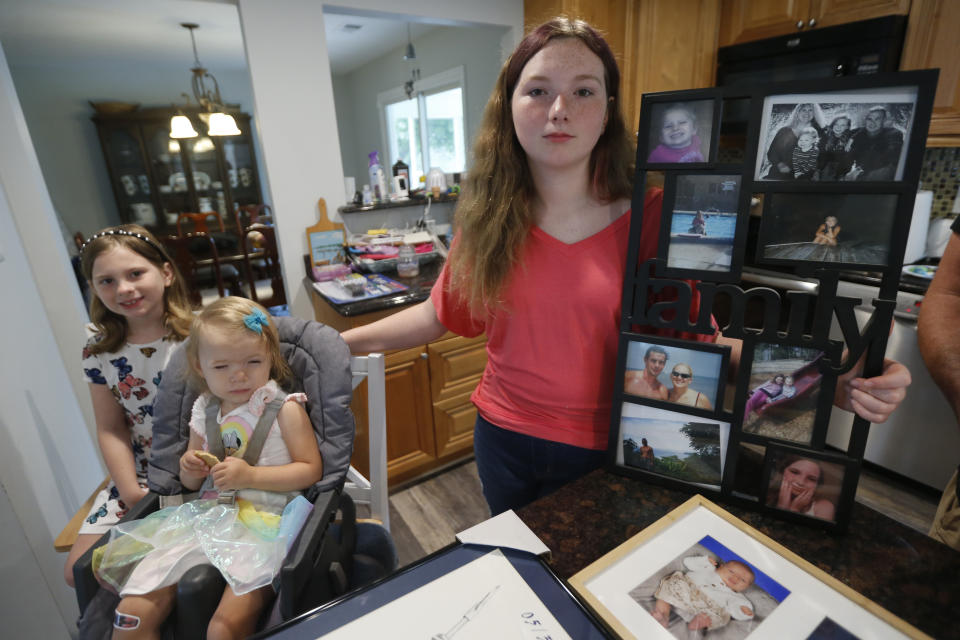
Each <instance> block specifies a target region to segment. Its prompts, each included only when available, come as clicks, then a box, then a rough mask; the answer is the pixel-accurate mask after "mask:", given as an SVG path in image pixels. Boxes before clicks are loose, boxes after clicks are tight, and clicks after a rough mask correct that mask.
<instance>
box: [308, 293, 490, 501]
mask: <svg viewBox="0 0 960 640" xmlns="http://www.w3.org/2000/svg"><path fill="white" fill-rule="evenodd" d="M310 296H311V300H312V302H313V308H314V315H315V316H316V319H317V320H318V321H320V322H323V323H324V324H327V325H330V326H331V327H333V328H334V329H336V330H337V331H340V332H343V331H346V330H347V329H351V328H353V327H359V326H362V325H365V324H369V323H370V322H374V321H376V320H379V319H380V318H383V317H386V316H388V315H391V314H392V313H395V312H396V311H397V309H390V310H386V311H378V312H374V313H368V314H364V315H361V316H353V317H344V316H341V315H340V314H339V313H337V312H336V311H335V310H334V309H333V308H332V307H330V305H328V304H327V303H326V301H324V300H323V298H322V297H321V296H320V295H319V294H317V293H315V292H313V291H312V290H311V292H310ZM385 365H386V394H387V399H386V409H387V477H388V482H389V484H390V485H391V486H393V485H395V484H397V483H399V482H404V481H406V480H410V479H413V478H416V477H418V476H421V475H423V474H425V473H429V472H430V471H433V470H435V469H438V468H440V467H443V466H445V465H447V464H450V463H452V462H455V461H457V460H459V459H461V458H464V457H467V456H469V455H471V454H472V453H473V423H474V420H475V419H476V416H477V410H476V408H475V407H474V406H473V403H472V402H470V394H471V393H473V390H474V389H475V388H476V386H477V384H478V383H479V382H480V376H481V375H483V370H484V367H486V365H487V352H486V338H484V337H483V336H481V337H478V338H462V337H459V336H456V335H454V334H452V333H448V334H446V335H445V336H443V337H441V338H440V339H439V340H436V341H434V342H431V343H429V344H425V345H421V346H417V347H412V348H410V349H401V350H399V351H391V352H388V353H387V354H386V355H385ZM351 407H352V409H353V413H354V416H355V417H356V422H357V436H356V441H355V443H354V448H353V458H352V460H351V462H352V464H353V466H354V467H356V468H357V469H358V470H359V471H360V472H361V473H363V474H366V473H367V471H368V461H369V450H370V449H369V442H370V436H369V429H368V418H367V383H366V382H363V383H361V385H360V386H359V387H358V388H357V389H356V390H355V391H354V394H353V403H352V405H351Z"/></svg>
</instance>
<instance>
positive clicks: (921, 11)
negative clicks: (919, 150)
mask: <svg viewBox="0 0 960 640" xmlns="http://www.w3.org/2000/svg"><path fill="white" fill-rule="evenodd" d="M958 33H960V2H956V0H914V2H913V8H912V9H911V11H910V22H909V23H908V25H907V38H906V42H905V43H904V49H903V56H902V57H901V59H900V68H901V69H903V70H907V69H931V68H939V69H940V77H939V79H938V80H937V95H936V97H935V98H934V101H933V118H932V119H931V121H930V135H929V136H928V138H927V146H931V147H932V146H950V147H952V146H958V145H960V55H958V47H957V34H958Z"/></svg>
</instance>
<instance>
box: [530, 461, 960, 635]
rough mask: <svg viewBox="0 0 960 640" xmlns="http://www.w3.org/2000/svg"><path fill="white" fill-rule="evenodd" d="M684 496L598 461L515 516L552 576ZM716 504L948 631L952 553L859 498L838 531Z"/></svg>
mask: <svg viewBox="0 0 960 640" xmlns="http://www.w3.org/2000/svg"><path fill="white" fill-rule="evenodd" d="M689 497H690V494H688V493H685V492H682V491H676V490H671V489H664V488H660V487H657V486H655V485H651V484H649V483H645V482H643V481H641V480H635V479H632V478H627V477H623V476H618V475H615V474H612V473H610V472H608V471H605V470H603V469H600V470H597V471H594V472H592V473H589V474H587V475H586V476H584V477H582V478H580V479H579V480H577V481H575V482H572V483H570V484H569V485H567V486H565V487H563V488H562V489H560V490H559V491H557V492H556V493H553V494H551V495H549V496H546V497H544V498H541V499H539V500H537V501H536V502H533V503H532V504H529V505H527V506H525V507H522V508H521V509H518V510H517V515H518V516H520V519H521V520H523V521H524V522H525V523H526V525H527V526H528V527H530V529H532V530H533V532H534V533H535V534H536V535H537V536H538V537H539V538H540V539H541V540H543V542H544V544H546V545H547V546H548V547H549V548H550V550H551V555H552V559H551V562H550V564H551V565H552V566H553V568H554V570H555V571H556V572H557V574H558V575H559V576H560V577H561V578H564V579H568V578H570V577H571V576H573V575H574V574H575V573H577V572H578V571H580V570H581V569H583V568H585V567H587V566H588V565H590V564H591V563H593V562H594V561H596V560H597V559H599V558H600V557H602V556H603V555H605V554H606V553H608V552H609V551H611V550H613V549H614V548H615V547H616V546H618V545H620V544H621V543H623V542H625V541H626V540H627V539H629V538H631V537H632V536H634V535H636V534H637V533H639V532H640V531H641V530H643V529H644V528H646V527H647V526H649V525H651V524H653V523H654V522H655V521H657V520H658V519H660V518H661V517H663V516H664V515H666V514H667V513H668V512H670V511H671V510H673V509H674V508H676V507H677V506H679V505H680V504H682V503H683V502H685V501H686V500H687V499H689ZM708 498H709V496H708ZM718 504H720V506H721V507H722V508H724V509H725V510H727V511H729V512H730V513H732V514H733V515H734V516H736V517H738V518H740V519H741V520H743V521H744V522H746V523H747V524H749V525H750V526H752V527H753V528H755V529H757V530H759V531H761V532H763V533H764V534H766V535H768V536H770V537H771V538H773V539H774V540H776V541H777V542H779V543H780V544H782V545H784V546H785V547H787V548H788V549H790V550H791V551H793V552H794V553H796V554H798V555H800V556H801V557H802V558H804V559H805V560H807V561H808V562H810V563H812V564H814V565H816V566H817V567H819V568H820V569H822V570H824V571H826V572H827V573H829V574H830V575H832V576H833V577H835V578H837V579H838V580H840V581H841V582H843V583H844V584H846V585H848V586H850V587H851V588H852V589H854V590H855V591H857V592H859V593H861V594H862V595H863V596H865V597H866V598H869V599H870V600H873V601H874V602H876V603H877V604H879V605H880V606H882V607H884V608H885V609H887V610H889V611H890V612H892V613H893V614H894V615H896V616H898V617H900V618H903V619H904V620H906V621H907V622H909V623H911V624H912V625H914V626H916V627H917V628H918V629H920V630H922V631H924V632H926V633H928V634H930V635H932V636H933V637H936V638H948V637H949V638H956V637H958V629H957V625H956V616H955V615H954V614H955V612H957V611H960V583H958V578H957V576H960V552H957V551H955V550H953V549H951V548H950V547H947V546H946V545H944V544H942V543H940V542H938V541H936V540H934V539H932V538H929V537H928V536H926V535H924V534H922V533H919V532H917V531H914V530H913V529H909V528H907V527H905V526H903V525H902V524H900V523H898V522H896V521H894V520H892V519H890V518H888V517H887V516H884V515H883V514H881V513H878V512H877V511H874V510H873V509H870V508H869V507H866V506H864V505H861V504H859V503H857V504H856V505H855V506H854V509H853V514H852V516H851V520H850V529H849V531H848V533H846V534H845V535H842V536H839V535H831V534H828V533H826V532H824V531H822V530H818V529H815V528H812V527H805V526H803V525H799V524H795V523H791V522H786V521H783V520H778V519H776V518H773V517H771V516H769V515H764V514H760V513H756V512H753V511H749V510H746V509H742V508H739V507H734V506H730V505H726V504H723V503H719V502H718Z"/></svg>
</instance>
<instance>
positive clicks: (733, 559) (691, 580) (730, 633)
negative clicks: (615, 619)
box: [630, 536, 790, 640]
mask: <svg viewBox="0 0 960 640" xmlns="http://www.w3.org/2000/svg"><path fill="white" fill-rule="evenodd" d="M789 594H790V592H789V591H788V590H787V589H785V588H784V587H783V586H782V585H780V584H779V583H777V582H776V581H774V580H773V579H771V578H770V577H769V576H767V575H766V574H765V573H763V572H762V571H760V570H759V569H757V568H756V567H754V566H752V565H751V564H750V563H749V562H747V561H746V560H744V559H743V558H741V557H740V556H738V555H737V554H735V553H733V552H732V551H730V550H729V549H727V548H726V547H725V546H724V545H723V544H721V543H720V542H718V541H717V540H715V539H714V538H712V537H710V536H704V537H703V538H702V539H701V540H700V541H699V542H698V543H697V544H695V545H693V546H692V547H690V548H689V549H687V550H686V551H685V552H683V553H682V554H680V555H679V556H678V557H677V558H674V559H673V560H672V561H671V562H670V563H669V564H667V565H666V566H665V567H663V568H662V569H661V570H660V571H657V572H656V573H654V574H653V575H652V576H651V577H649V578H648V579H647V580H645V581H644V582H642V583H640V584H639V585H637V586H636V587H634V588H633V589H632V590H631V591H630V597H631V598H633V599H634V600H635V601H636V602H637V603H639V604H640V606H642V607H643V608H644V609H645V610H646V611H647V612H649V613H650V615H651V616H653V618H654V619H655V620H656V621H657V622H659V623H660V624H661V625H662V626H663V627H664V628H665V629H666V630H667V631H669V632H670V633H671V634H672V635H673V636H674V637H676V638H681V639H686V638H703V637H707V638H711V639H713V638H718V639H723V640H736V639H739V638H745V637H747V635H749V634H750V633H752V632H753V631H754V630H755V629H756V628H757V626H758V625H759V624H760V623H761V622H762V621H763V620H764V619H766V617H767V616H769V615H770V614H771V613H772V612H773V610H774V609H776V608H777V606H778V605H779V604H780V603H781V602H782V601H783V599H784V598H786V597H787V596H788V595H789Z"/></svg>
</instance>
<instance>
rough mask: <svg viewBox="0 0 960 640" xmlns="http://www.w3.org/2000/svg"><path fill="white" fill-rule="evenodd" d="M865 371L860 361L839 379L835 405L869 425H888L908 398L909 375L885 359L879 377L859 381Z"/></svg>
mask: <svg viewBox="0 0 960 640" xmlns="http://www.w3.org/2000/svg"><path fill="white" fill-rule="evenodd" d="M862 370H863V362H862V360H861V362H858V363H857V365H856V366H855V367H853V369H851V370H850V371H848V372H847V373H845V374H843V375H842V376H840V378H839V379H838V380H837V394H836V396H835V397H834V400H833V403H834V404H835V405H836V406H838V407H840V408H841V409H846V410H847V411H853V412H854V413H856V414H857V415H858V416H860V417H861V418H865V419H867V420H869V421H870V422H874V423H881V422H886V420H887V418H889V417H890V414H891V413H893V411H894V409H896V408H897V407H898V406H899V405H900V403H901V402H903V399H904V398H905V397H906V395H907V387H909V386H910V383H911V382H912V379H911V377H910V371H909V370H908V369H907V368H906V367H905V366H903V365H902V364H900V363H899V362H897V361H896V360H890V359H889V358H885V359H884V361H883V373H881V374H880V375H879V376H876V377H873V378H861V377H858V376H859V375H860V372H861V371H862Z"/></svg>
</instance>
